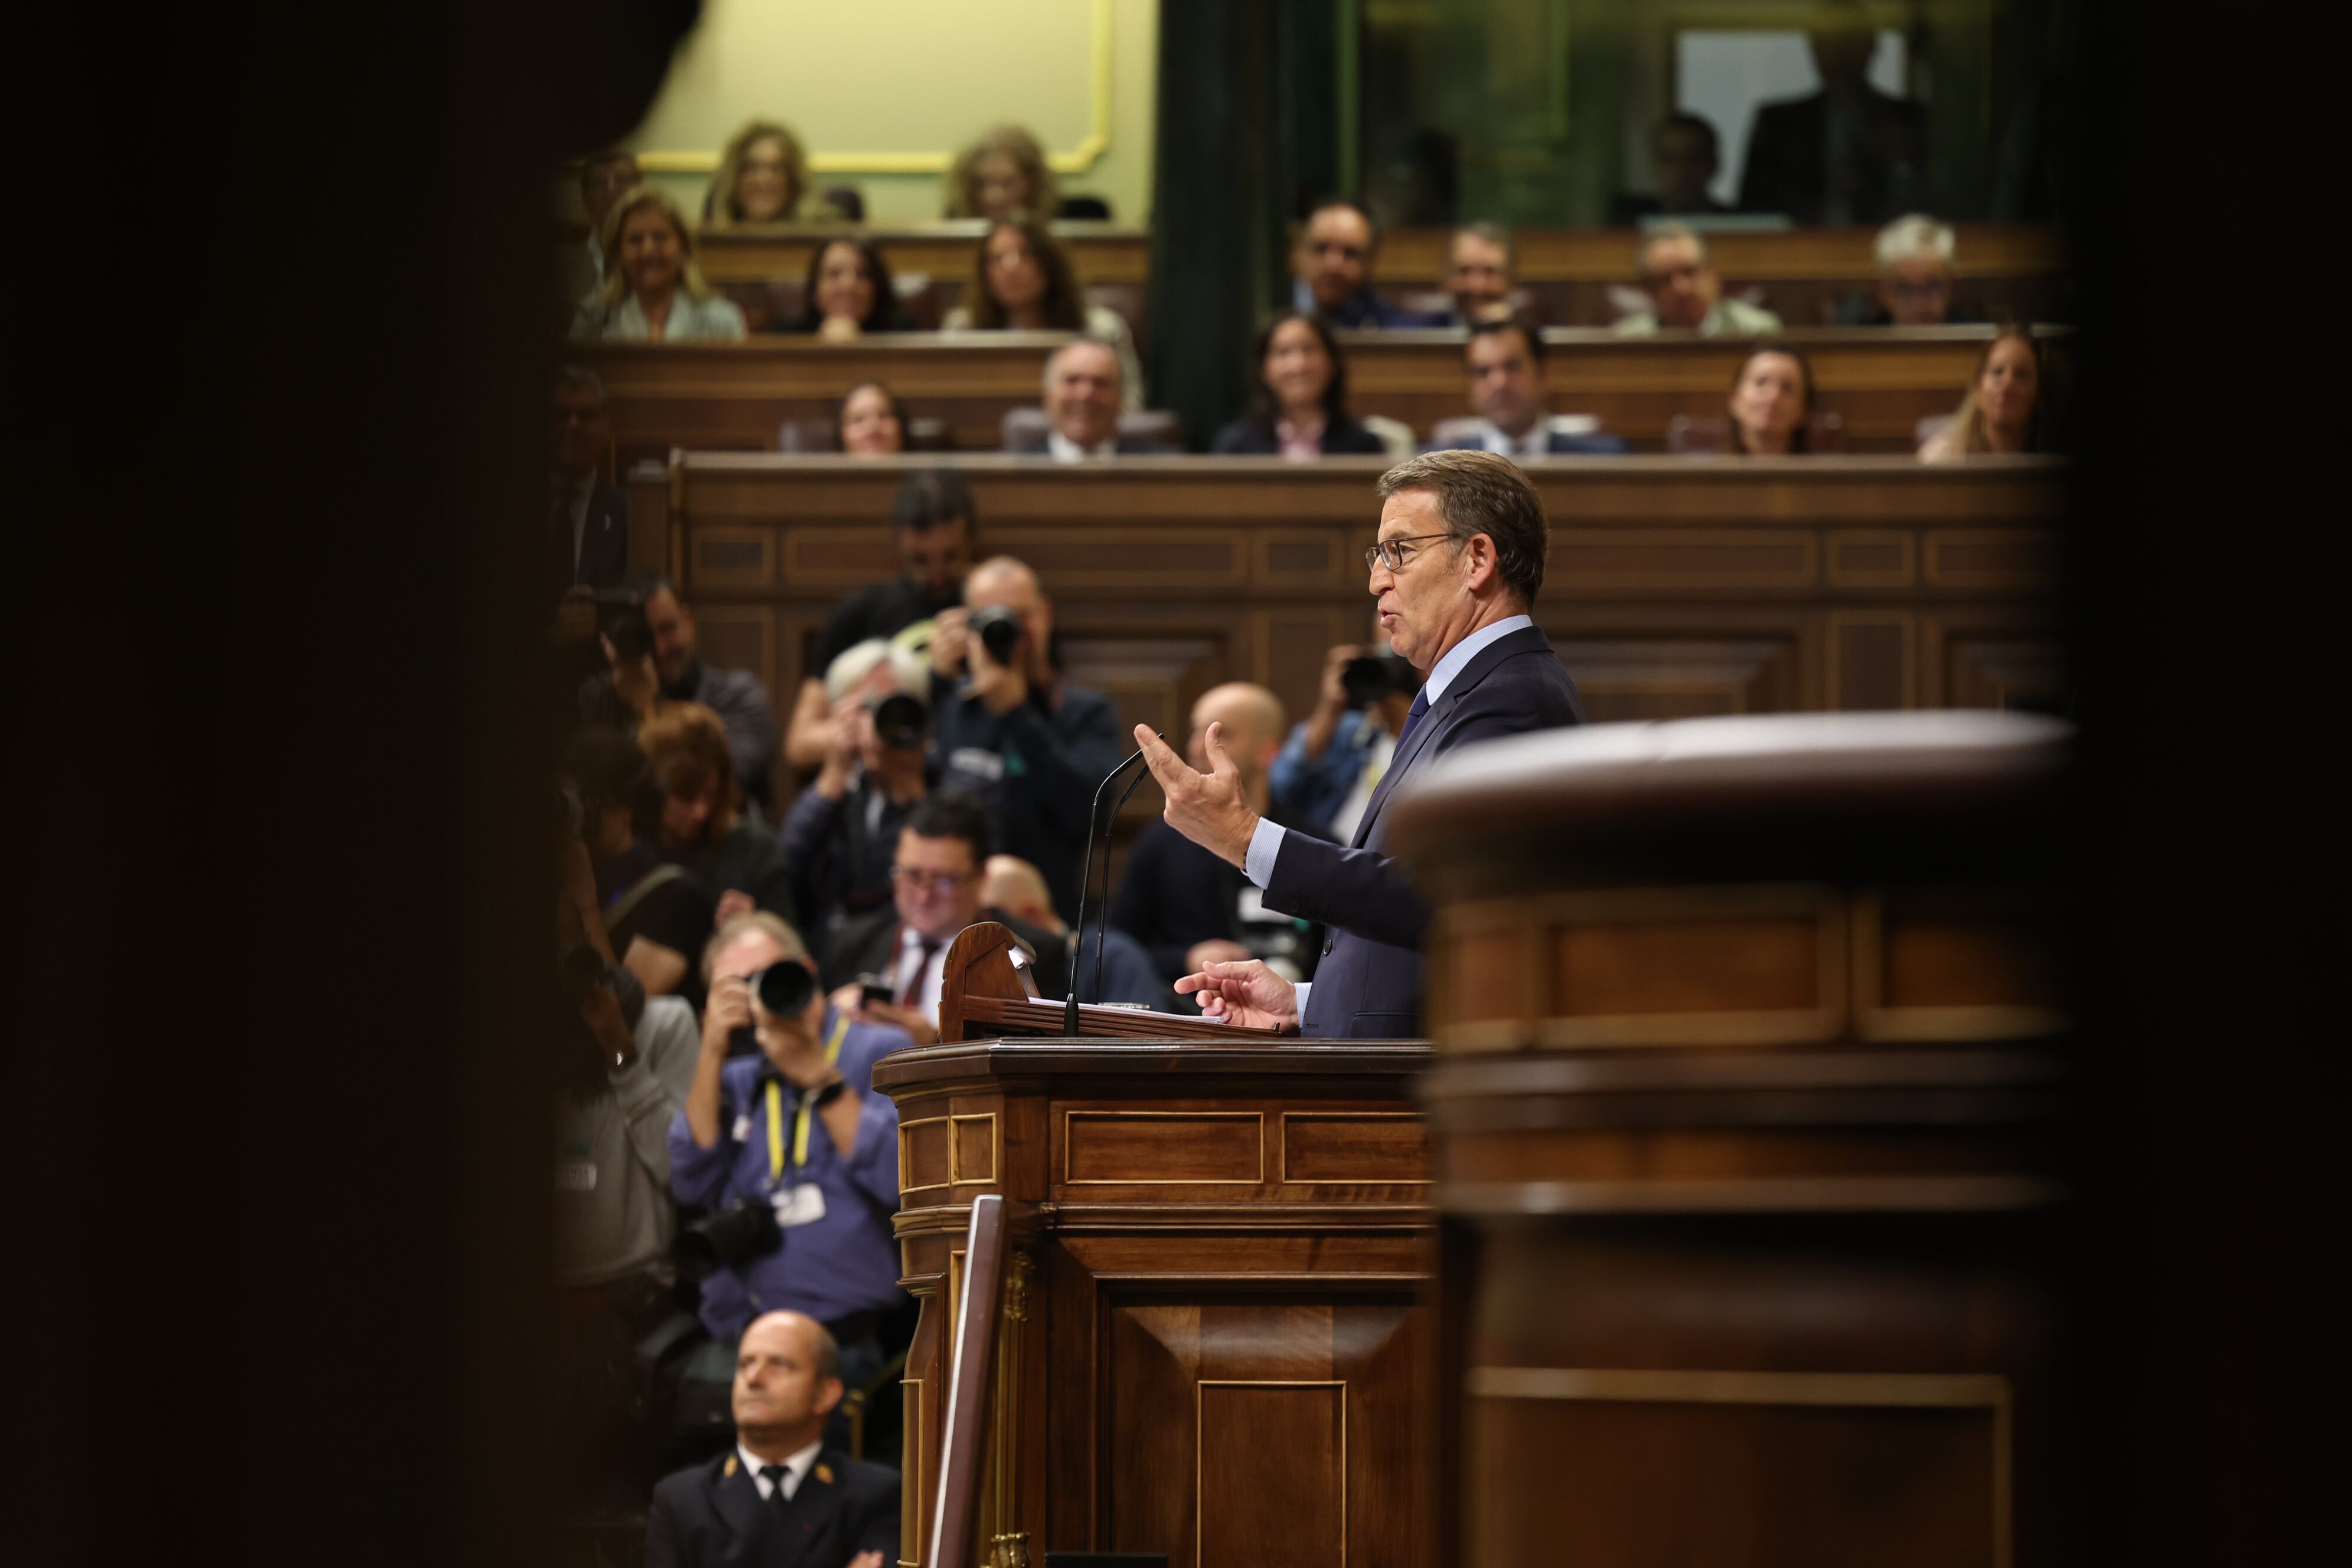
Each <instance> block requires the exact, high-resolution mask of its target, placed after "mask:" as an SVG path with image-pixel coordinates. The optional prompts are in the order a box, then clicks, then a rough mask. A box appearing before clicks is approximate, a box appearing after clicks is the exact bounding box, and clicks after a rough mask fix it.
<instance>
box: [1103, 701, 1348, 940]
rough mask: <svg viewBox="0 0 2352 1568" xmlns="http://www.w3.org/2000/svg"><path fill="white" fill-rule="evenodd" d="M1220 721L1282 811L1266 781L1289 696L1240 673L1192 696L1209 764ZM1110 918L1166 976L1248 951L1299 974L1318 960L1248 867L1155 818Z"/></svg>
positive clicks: (1199, 754)
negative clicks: (1213, 730)
mask: <svg viewBox="0 0 2352 1568" xmlns="http://www.w3.org/2000/svg"><path fill="white" fill-rule="evenodd" d="M1211 724H1221V725H1223V737H1224V749H1225V751H1226V753H1227V754H1228V755H1230V756H1231V757H1232V758H1233V762H1234V769H1235V770H1236V771H1237V772H1238V773H1240V774H1241V779H1242V787H1243V789H1244V791H1245V792H1246V793H1247V795H1248V797H1249V800H1250V804H1251V805H1252V807H1253V808H1254V809H1255V810H1256V811H1257V813H1258V814H1259V815H1260V816H1269V815H1278V814H1276V813H1275V811H1274V805H1273V801H1272V798H1271V795H1270V794H1269V792H1268V790H1267V787H1266V768H1267V765H1268V764H1269V763H1272V762H1273V760H1274V754H1275V752H1276V748H1278V747H1279V746H1280V745H1281V744H1282V701H1281V699H1279V698H1277V697H1276V696H1275V694H1274V693H1273V692H1271V691H1268V690H1267V689H1265V687H1263V686H1253V685H1251V684H1249V683H1248V682H1246V681H1239V680H1236V681H1232V682H1229V683H1227V684H1226V685H1223V686H1219V687H1214V688H1213V689H1210V690H1208V691H1207V692H1204V693H1203V694H1202V697H1201V700H1199V701H1198V702H1195V703H1193V704H1192V743H1191V745H1190V746H1189V748H1188V749H1187V754H1188V755H1190V756H1191V757H1192V760H1193V762H1194V764H1195V765H1196V766H1206V765H1207V760H1208V753H1207V750H1206V745H1207V736H1208V732H1209V726H1210V725H1211ZM1110 924H1111V927H1112V929H1113V930H1115V931H1120V932H1123V933H1125V934H1126V935H1127V936H1129V937H1130V938H1132V939H1133V940H1135V941H1137V942H1141V943H1142V944H1143V947H1144V950H1145V951H1146V952H1149V953H1150V955H1151V963H1152V967H1153V968H1154V969H1155V970H1157V971H1158V972H1159V973H1160V978H1161V979H1163V980H1165V981H1167V982H1168V983H1169V984H1174V983H1175V982H1176V981H1177V980H1178V979H1180V978H1181V977H1182V976H1184V975H1187V974H1194V973H1199V972H1200V970H1201V968H1202V965H1203V964H1208V963H1234V962H1238V961H1239V960H1242V959H1245V958H1263V959H1265V960H1266V961H1267V962H1269V963H1288V965H1289V967H1290V969H1291V970H1294V971H1296V973H1291V974H1290V975H1289V978H1291V979H1293V980H1300V979H1305V978H1307V977H1308V970H1309V968H1310V967H1311V963H1312V959H1313V952H1312V950H1311V949H1310V948H1309V946H1308V944H1307V942H1306V940H1305V937H1306V928H1305V926H1304V925H1303V924H1302V923H1301V922H1299V921H1294V920H1292V919H1290V918H1289V917H1288V916H1286V915H1281V914H1276V913H1274V912H1273V911H1271V910H1267V909H1266V908H1265V899H1264V897H1263V895H1261V894H1260V892H1259V891H1258V889H1257V888H1256V886H1255V884H1253V883H1252V882H1251V881H1250V879H1248V878H1247V877H1245V876H1244V875H1243V874H1242V870H1241V868H1240V867H1238V866H1235V865H1234V864H1232V863H1231V862H1230V861H1226V860H1223V859H1221V858H1218V857H1217V856H1215V855H1213V854H1211V853H1210V852H1209V851H1208V850H1206V849H1203V848H1202V847H1200V846H1199V845H1197V844H1195V843H1193V842H1192V840H1191V839H1189V838H1187V837H1184V836H1183V835H1182V834H1181V833H1179V832H1177V831H1176V830H1175V829H1174V828H1172V827H1171V826H1168V824H1167V823H1165V822H1163V821H1160V820H1158V819H1157V818H1155V819H1154V820H1153V821H1152V822H1151V823H1150V825H1149V826H1146V827H1145V828H1144V829H1143V831H1142V832H1141V833H1139V834H1137V835H1136V837H1135V847H1134V849H1133V850H1132V851H1130V852H1129V856H1128V859H1127V875H1126V877H1125V878H1124V879H1122V880H1121V881H1120V883H1119V886H1118V897H1117V898H1116V899H1114V900H1111V905H1110Z"/></svg>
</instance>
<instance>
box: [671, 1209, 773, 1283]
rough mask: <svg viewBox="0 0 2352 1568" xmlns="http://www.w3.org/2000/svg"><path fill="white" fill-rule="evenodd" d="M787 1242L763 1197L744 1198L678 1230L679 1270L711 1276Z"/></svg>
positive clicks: (697, 1276) (692, 1276)
mask: <svg viewBox="0 0 2352 1568" xmlns="http://www.w3.org/2000/svg"><path fill="white" fill-rule="evenodd" d="M783 1244H784V1228H783V1226H781V1225H779V1224H777V1223H776V1211H775V1209H774V1208H773V1207H772V1206H771V1205H769V1203H768V1201H767V1200H766V1199H764V1198H744V1199H742V1200H741V1201H740V1202H738V1203H732V1204H730V1205H727V1206H726V1207H725V1208H723V1209H720V1210H719V1211H718V1212H717V1213H715V1214H709V1215H704V1216H703V1217H702V1218H700V1219H698V1220H697V1221H695V1222H694V1223H693V1224H692V1225H689V1226H687V1227H686V1228H685V1229H683V1230H681V1231H679V1232H678V1233H677V1247H676V1251H677V1266H678V1271H679V1272H680V1273H682V1274H684V1275H685V1276H686V1277H687V1278H688V1279H693V1280H701V1279H709V1278H710V1276H712V1275H713V1274H716V1273H718V1272H719V1270H720V1269H722V1268H742V1267H743V1266H744V1265H745V1264H747V1263H749V1262H751V1260H752V1259H753V1258H765V1257H766V1256H768V1254H770V1253H771V1252H773V1251H775V1250H776V1248H778V1247H782V1245H783Z"/></svg>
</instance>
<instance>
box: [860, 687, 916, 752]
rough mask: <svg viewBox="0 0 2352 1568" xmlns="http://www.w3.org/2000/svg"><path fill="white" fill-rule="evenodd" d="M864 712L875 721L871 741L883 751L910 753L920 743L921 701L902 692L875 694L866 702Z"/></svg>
mask: <svg viewBox="0 0 2352 1568" xmlns="http://www.w3.org/2000/svg"><path fill="white" fill-rule="evenodd" d="M866 712H867V713H868V714H869V715H871V716H872V717H873V720H874V738H875V739H876V740H877V741H879V742H882V744H883V746H884V748H885V749H887V750H889V751H893V752H910V751H913V750H914V749H915V748H916V747H918V746H919V745H921V744H922V743H923V704H922V700H921V699H919V698H916V697H910V696H908V694H907V693H906V692H903V691H893V692H890V693H889V694H888V695H887V696H885V695H882V694H880V693H877V694H876V695H874V696H872V697H868V698H867V699H866Z"/></svg>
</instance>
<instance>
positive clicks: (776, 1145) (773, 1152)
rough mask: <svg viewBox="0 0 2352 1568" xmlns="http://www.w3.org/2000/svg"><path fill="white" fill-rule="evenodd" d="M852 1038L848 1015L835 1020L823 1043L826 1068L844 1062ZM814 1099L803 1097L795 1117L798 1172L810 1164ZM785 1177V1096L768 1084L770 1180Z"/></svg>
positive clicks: (795, 1158)
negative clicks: (843, 1046) (845, 1045)
mask: <svg viewBox="0 0 2352 1568" xmlns="http://www.w3.org/2000/svg"><path fill="white" fill-rule="evenodd" d="M848 1037H849V1015H848V1014H846V1013H843V1014H840V1015H839V1016H836V1017H835V1019H834V1020H833V1034H832V1036H831V1037H829V1038H827V1039H826V1041H825V1042H824V1065H825V1066H827V1067H832V1066H834V1065H835V1063H837V1062H839V1061H840V1060H841V1042H842V1041H843V1040H845V1039H846V1038H848ZM810 1099H811V1097H810V1096H808V1095H805V1094H804V1095H802V1096H801V1097H800V1109H799V1110H798V1111H796V1112H795V1113H794V1114H793V1166H794V1167H795V1168H797V1167H799V1166H802V1165H805V1164H807V1163H808V1140H809V1111H810V1110H811V1107H810V1105H809V1100H810ZM783 1173H784V1096H783V1091H782V1089H779V1088H777V1086H776V1080H775V1079H769V1080H768V1178H769V1180H771V1181H773V1180H776V1179H777V1178H779V1177H781V1176H782V1175H783Z"/></svg>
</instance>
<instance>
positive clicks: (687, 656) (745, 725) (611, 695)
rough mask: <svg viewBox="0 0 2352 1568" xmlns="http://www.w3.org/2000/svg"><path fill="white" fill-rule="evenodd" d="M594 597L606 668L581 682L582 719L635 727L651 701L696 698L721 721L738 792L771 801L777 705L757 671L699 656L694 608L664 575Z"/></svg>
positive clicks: (610, 726) (647, 712)
mask: <svg viewBox="0 0 2352 1568" xmlns="http://www.w3.org/2000/svg"><path fill="white" fill-rule="evenodd" d="M596 603H597V605H598V606H599V608H600V611H601V612H602V617H603V618H602V621H601V624H600V625H601V630H602V632H603V634H604V642H605V644H606V646H607V647H608V649H609V652H610V660H611V668H609V669H607V670H606V671H605V672H604V673H603V674H601V675H597V676H593V677H592V678H590V679H588V680H586V681H584V682H583V683H582V685H581V688H580V717H581V720H582V721H583V722H585V723H589V724H599V725H603V726H604V727H605V728H607V729H613V730H618V731H621V732H622V733H624V734H634V733H635V731H636V728H637V726H638V725H639V724H641V723H643V722H645V721H646V720H647V719H649V718H651V717H652V716H653V711H654V708H655V706H656V704H657V703H660V702H664V701H668V702H699V703H701V704H702V705H703V706H704V707H705V708H708V709H709V710H711V711H712V712H714V713H716V714H718V715H719V722H720V723H722V724H724V725H726V727H727V749H728V751H729V752H730V754H732V756H733V757H734V759H735V777H736V780H737V781H738V782H739V783H740V784H741V785H742V786H743V793H744V794H745V795H749V796H750V797H751V799H753V800H755V801H758V802H760V803H761V804H762V805H767V804H768V803H770V801H771V800H772V796H771V795H770V794H769V787H768V781H769V775H770V774H771V773H772V772H773V771H774V768H775V762H776V712H775V709H774V707H773V706H772V704H771V703H770V702H769V700H768V691H767V688H765V687H763V686H761V684H760V679H759V677H757V676H755V675H753V674H752V673H751V671H750V670H747V669H717V668H712V667H711V666H709V665H707V664H705V663H703V662H702V653H701V643H700V641H699V639H698V635H697V633H696V630H695V626H694V611H693V610H692V608H690V607H689V606H688V605H687V603H686V601H685V600H683V599H681V598H679V597H678V593H677V588H676V587H674V586H673V585H672V584H670V582H669V580H668V579H667V578H664V577H638V578H635V579H632V580H631V581H630V582H628V583H626V584H624V585H623V586H622V587H621V588H619V589H618V590H615V591H614V592H612V593H604V594H599V595H597V596H596Z"/></svg>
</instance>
